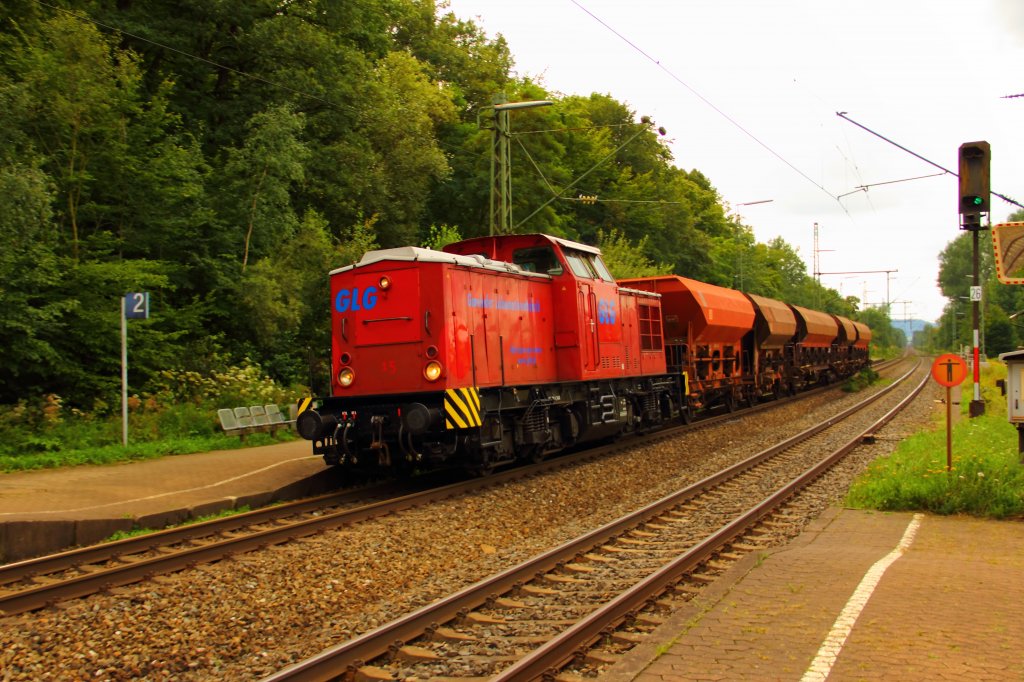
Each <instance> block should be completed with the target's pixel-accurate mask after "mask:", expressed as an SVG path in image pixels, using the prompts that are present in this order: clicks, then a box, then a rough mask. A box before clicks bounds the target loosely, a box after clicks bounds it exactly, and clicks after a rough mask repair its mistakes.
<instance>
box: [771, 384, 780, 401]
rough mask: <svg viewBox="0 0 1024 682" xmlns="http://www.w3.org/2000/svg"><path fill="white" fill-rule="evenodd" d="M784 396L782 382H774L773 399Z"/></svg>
mask: <svg viewBox="0 0 1024 682" xmlns="http://www.w3.org/2000/svg"><path fill="white" fill-rule="evenodd" d="M781 397H782V384H781V383H779V382H778V381H776V382H774V383H773V384H772V399H773V400H778V399H779V398H781Z"/></svg>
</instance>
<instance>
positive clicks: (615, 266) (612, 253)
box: [597, 230, 672, 279]
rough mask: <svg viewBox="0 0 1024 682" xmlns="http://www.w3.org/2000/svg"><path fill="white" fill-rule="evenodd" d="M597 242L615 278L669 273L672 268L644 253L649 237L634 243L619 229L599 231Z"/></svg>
mask: <svg viewBox="0 0 1024 682" xmlns="http://www.w3.org/2000/svg"><path fill="white" fill-rule="evenodd" d="M597 242H598V246H600V247H601V256H602V258H603V259H604V262H605V264H606V265H607V266H608V270H609V272H611V273H612V276H613V277H615V279H626V278H629V277H653V276H655V275H667V274H669V273H670V272H671V270H672V267H671V266H670V265H668V264H666V263H654V262H652V261H651V260H650V259H649V258H648V257H647V256H646V255H644V254H645V251H644V249H645V247H646V245H647V237H644V238H642V239H641V240H640V241H639V242H638V243H637V244H632V243H631V242H630V241H629V240H628V239H626V236H625V235H624V234H622V233H621V232H619V231H617V230H612V231H611V232H609V233H608V234H605V233H604V231H599V232H598V233H597Z"/></svg>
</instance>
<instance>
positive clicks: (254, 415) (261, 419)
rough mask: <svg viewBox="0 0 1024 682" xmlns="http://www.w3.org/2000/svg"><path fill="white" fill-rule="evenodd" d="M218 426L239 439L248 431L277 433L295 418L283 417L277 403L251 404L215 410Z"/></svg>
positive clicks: (242, 438)
mask: <svg viewBox="0 0 1024 682" xmlns="http://www.w3.org/2000/svg"><path fill="white" fill-rule="evenodd" d="M217 417H218V418H219V419H220V426H221V428H222V429H224V433H227V434H231V435H237V436H238V437H239V439H240V440H242V441H243V442H244V441H245V437H246V436H247V435H248V434H250V433H267V432H269V433H271V434H275V433H277V430H278V429H281V428H288V427H289V426H291V425H292V424H294V423H295V419H285V418H284V415H283V414H281V409H280V408H279V407H278V406H277V405H253V406H251V407H236V408H235V409H233V410H232V409H229V408H222V409H220V410H217Z"/></svg>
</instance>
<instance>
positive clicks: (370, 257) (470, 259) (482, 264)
mask: <svg viewBox="0 0 1024 682" xmlns="http://www.w3.org/2000/svg"><path fill="white" fill-rule="evenodd" d="M382 261H406V262H420V263H450V264H452V265H461V266H464V267H467V268H483V269H485V270H497V271H500V272H510V273H514V274H516V275H526V276H529V277H543V278H546V279H550V277H551V276H550V275H547V274H544V273H540V272H528V271H526V270H523V269H522V268H521V267H519V266H518V265H515V264H513V263H506V262H504V261H500V260H491V259H490V258H484V257H483V256H479V255H473V256H462V255H459V254H455V253H447V252H445V251H434V250H433V249H424V248H421V247H418V246H400V247H398V248H397V249H378V250H376V251H367V252H366V253H365V254H363V257H362V258H361V259H360V260H359V262H358V263H353V264H352V265H346V266H345V267H343V268H337V269H335V270H331V272H330V274H332V275H334V274H337V273H339V272H345V271H347V270H352V269H354V268H361V267H365V266H367V265H372V264H373V263H380V262H382Z"/></svg>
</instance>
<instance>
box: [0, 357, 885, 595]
mask: <svg viewBox="0 0 1024 682" xmlns="http://www.w3.org/2000/svg"><path fill="white" fill-rule="evenodd" d="M892 365H893V362H890V363H883V365H882V366H881V367H879V369H884V368H885V367H890V366H892ZM831 388H834V387H822V388H820V389H815V390H813V391H808V392H805V393H802V394H800V395H798V396H796V397H795V398H790V399H787V400H783V401H772V402H767V403H761V404H759V405H757V406H755V407H753V408H750V409H748V410H744V411H743V413H742V414H749V413H753V412H758V411H762V410H767V409H772V408H773V407H775V406H776V405H781V404H784V403H786V402H788V401H791V400H799V399H801V398H803V397H808V396H811V395H815V394H816V393H820V392H822V391H825V390H829V389H831ZM739 416H741V413H735V414H722V415H715V416H711V417H708V418H706V419H703V420H701V421H699V422H696V423H694V424H692V425H686V426H678V427H673V428H669V429H665V430H663V431H659V432H657V433H653V434H648V435H646V436H644V437H643V438H630V439H623V440H621V441H618V442H616V443H614V444H612V445H609V446H605V447H601V448H596V449H590V450H587V451H583V452H578V453H569V454H568V455H565V456H562V457H559V458H556V459H552V460H549V461H545V462H541V463H538V464H533V465H528V466H524V467H519V468H517V469H513V470H508V471H504V472H500V473H498V474H495V475H492V476H489V477H487V478H483V479H472V480H468V481H466V480H457V481H456V482H454V483H451V482H446V481H450V480H452V479H451V477H450V474H448V476H449V477H448V478H447V479H445V478H444V476H445V474H435V475H430V476H424V477H417V478H415V479H412V480H411V481H407V482H404V483H398V482H392V483H387V484H384V485H379V486H367V487H363V488H357V489H351V490H345V491H340V492H337V493H333V494H329V495H323V496H320V497H316V498H311V499H308V500H300V501H297V502H293V503H288V504H283V505H277V506H274V507H269V508H264V509H260V510H256V511H252V512H247V513H244V514H238V515H234V516H230V517H225V518H221V519H214V520H211V521H207V522H203V523H198V524H193V525H190V526H184V527H179V528H172V529H168V530H164V531H158V532H155V533H151V534H148V535H145V536H138V537H134V538H127V539H124V540H120V541H117V542H110V543H104V544H101V545H96V546H92V547H86V548H81V549H76V550H71V551H68V552H62V553H59V554H54V555H50V556H46V557H40V558H38V559H30V560H26V561H22V562H18V563H14V564H8V565H6V566H0V613H4V614H7V615H11V614H17V613H23V612H26V611H31V610H35V609H39V608H43V607H45V606H48V605H52V604H54V603H57V602H60V601H63V600H67V599H73V598H79V597H83V596H87V595H89V594H94V593H97V592H103V591H108V590H110V589H112V588H115V587H120V586H124V585H128V584H131V583H134V582H138V581H141V580H146V579H149V578H152V577H154V576H157V575H161V574H166V573H170V572H174V571H178V570H182V569H185V568H190V567H194V566H196V565H199V564H202V563H209V562H213V561H219V560H221V559H224V558H227V557H231V556H234V555H237V554H240V553H244V552H249V551H253V550H258V549H263V548H266V547H268V546H271V545H276V544H281V543H285V542H290V541H293V540H296V539H298V538H302V537H307V536H309V535H313V534H316V533H321V532H325V531H327V530H329V529H332V528H338V527H342V526H345V525H349V524H353V523H358V522H360V521H364V520H366V519H369V518H374V517H377V516H382V515H386V514H391V513H395V512H399V511H402V510H404V509H409V508H412V507H416V506H420V505H424V504H429V503H431V502H435V501H438V500H442V499H446V498H449V497H454V496H456V495H462V494H466V493H470V492H473V491H474V490H479V489H482V488H486V487H490V486H495V485H500V484H502V483H505V482H507V481H509V480H514V479H516V478H521V477H525V476H531V475H536V474H539V473H542V472H544V471H549V470H553V469H557V468H562V467H567V466H571V465H573V464H575V463H578V462H579V461H583V460H589V459H593V458H596V457H602V456H606V455H607V454H608V453H609V452H615V451H620V450H622V449H627V448H632V447H636V446H638V445H642V444H644V443H647V442H651V441H652V440H659V439H665V438H671V437H675V436H677V435H679V434H680V433H682V432H684V431H687V430H692V429H694V428H702V427H706V426H710V425H713V424H716V423H719V422H721V421H723V420H728V419H735V418H737V417H739Z"/></svg>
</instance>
